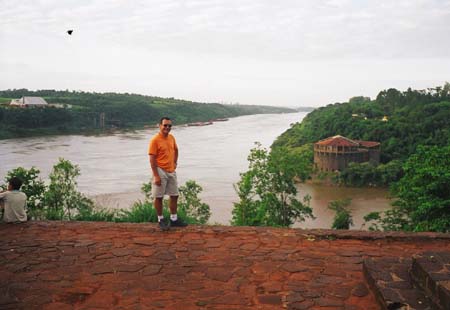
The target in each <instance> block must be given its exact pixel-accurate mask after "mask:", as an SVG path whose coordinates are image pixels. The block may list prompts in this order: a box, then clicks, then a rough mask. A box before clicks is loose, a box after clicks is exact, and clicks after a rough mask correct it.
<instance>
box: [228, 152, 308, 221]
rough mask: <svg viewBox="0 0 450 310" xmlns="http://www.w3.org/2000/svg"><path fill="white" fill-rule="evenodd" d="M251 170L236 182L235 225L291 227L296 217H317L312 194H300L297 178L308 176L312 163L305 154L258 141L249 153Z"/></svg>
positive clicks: (301, 218) (302, 219)
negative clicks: (313, 212) (299, 197)
mask: <svg viewBox="0 0 450 310" xmlns="http://www.w3.org/2000/svg"><path fill="white" fill-rule="evenodd" d="M248 161H249V170H248V171H247V172H245V173H242V174H241V180H240V181H239V182H238V183H237V184H236V185H235V189H236V191H237V193H238V195H239V198H240V201H239V203H235V204H234V208H233V211H232V214H233V219H232V224H233V225H265V226H284V227H288V226H290V225H292V224H293V223H294V222H295V221H304V220H305V218H306V217H311V218H313V215H312V209H311V208H310V207H309V200H310V197H309V196H305V197H304V198H303V201H299V200H298V199H297V198H296V195H297V189H296V186H295V182H294V178H296V177H297V178H299V179H300V180H305V179H306V178H307V173H305V170H306V171H310V170H308V169H311V165H310V163H309V162H308V161H307V160H305V158H303V157H302V156H301V154H298V153H293V152H290V151H289V150H288V149H286V148H276V149H274V150H272V153H270V154H269V153H268V151H267V150H266V149H265V148H263V147H262V146H261V144H260V143H256V147H255V148H253V149H252V150H251V151H250V155H249V156H248Z"/></svg>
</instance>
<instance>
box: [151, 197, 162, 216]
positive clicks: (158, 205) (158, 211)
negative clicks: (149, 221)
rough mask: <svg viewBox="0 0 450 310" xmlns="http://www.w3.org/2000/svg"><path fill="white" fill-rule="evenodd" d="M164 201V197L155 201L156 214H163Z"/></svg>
mask: <svg viewBox="0 0 450 310" xmlns="http://www.w3.org/2000/svg"><path fill="white" fill-rule="evenodd" d="M162 201H163V199H162V198H155V200H154V201H153V205H154V206H155V209H156V214H157V215H158V216H162V215H163V202H162Z"/></svg>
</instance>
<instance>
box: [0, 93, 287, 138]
mask: <svg viewBox="0 0 450 310" xmlns="http://www.w3.org/2000/svg"><path fill="white" fill-rule="evenodd" d="M22 96H38V97H43V98H44V99H45V100H46V101H47V102H48V103H59V104H63V105H66V108H56V107H46V108H27V109H23V108H17V107H11V106H9V105H7V103H8V102H9V101H10V100H11V99H17V98H21V97H22ZM1 103H3V104H1ZM287 112H295V110H294V109H289V108H282V107H270V106H251V105H240V104H232V105H228V104H219V103H199V102H192V101H186V100H181V99H175V98H160V97H153V96H143V95H138V94H128V93H125V94H118V93H91V92H83V91H67V90H66V91H58V90H37V91H31V90H27V89H13V90H3V91H0V139H5V138H13V137H23V136H30V135H42V134H65V133H78V132H83V131H91V130H103V129H110V128H139V127H142V126H143V125H154V124H156V123H157V122H158V121H159V119H160V118H161V117H162V116H170V117H171V118H172V119H173V120H174V121H175V123H176V124H184V123H189V122H198V121H208V120H211V119H215V118H226V117H234V116H240V115H250V114H262V113H287Z"/></svg>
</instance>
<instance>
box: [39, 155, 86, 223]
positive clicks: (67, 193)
mask: <svg viewBox="0 0 450 310" xmlns="http://www.w3.org/2000/svg"><path fill="white" fill-rule="evenodd" d="M79 175H80V169H79V167H78V166H77V165H73V164H72V163H71V162H70V161H68V160H65V159H64V158H60V159H59V161H58V163H57V164H56V165H54V166H53V170H52V172H51V173H50V175H49V178H50V185H49V186H48V190H47V192H46V193H45V197H44V203H45V206H46V217H47V219H50V220H72V219H74V217H75V216H76V215H78V214H80V213H86V212H87V210H92V208H93V205H94V204H93V202H92V200H90V199H89V198H87V197H85V196H84V195H83V194H81V193H80V192H78V190H77V181H76V178H77V177H78V176H79Z"/></svg>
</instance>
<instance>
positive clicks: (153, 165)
mask: <svg viewBox="0 0 450 310" xmlns="http://www.w3.org/2000/svg"><path fill="white" fill-rule="evenodd" d="M150 167H151V168H152V172H153V177H154V183H155V184H156V185H158V186H160V185H161V178H160V177H159V174H158V165H157V164H156V155H152V154H150Z"/></svg>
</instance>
